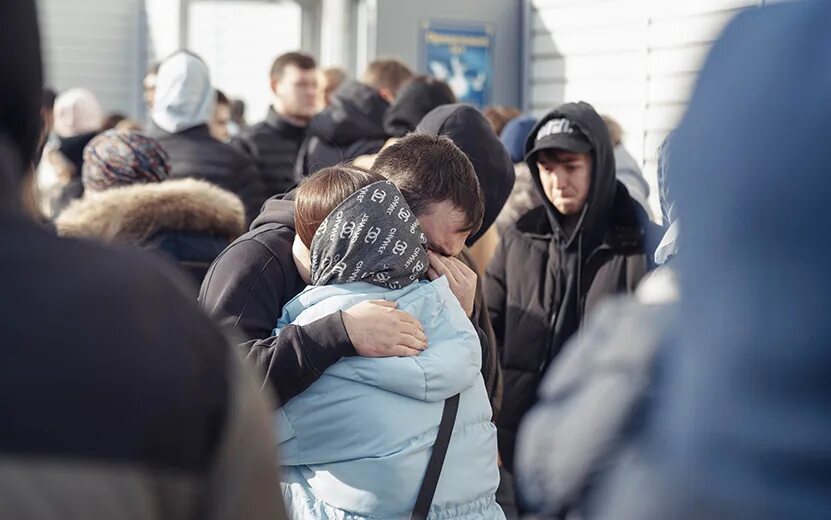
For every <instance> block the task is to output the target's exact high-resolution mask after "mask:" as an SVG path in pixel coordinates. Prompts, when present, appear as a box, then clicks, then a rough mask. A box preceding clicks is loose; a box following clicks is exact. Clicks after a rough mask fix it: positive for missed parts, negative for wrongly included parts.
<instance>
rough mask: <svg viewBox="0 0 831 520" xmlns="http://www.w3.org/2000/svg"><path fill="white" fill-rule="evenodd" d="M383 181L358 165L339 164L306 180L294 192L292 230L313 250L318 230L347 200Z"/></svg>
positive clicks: (324, 169)
mask: <svg viewBox="0 0 831 520" xmlns="http://www.w3.org/2000/svg"><path fill="white" fill-rule="evenodd" d="M383 180H384V178H383V177H381V176H380V175H378V174H377V173H373V172H371V171H369V170H365V169H363V168H359V167H357V166H352V165H345V164H338V165H336V166H330V167H328V168H323V169H322V170H320V171H318V172H316V173H314V174H312V175H310V176H308V177H306V178H305V179H303V181H302V182H301V183H300V186H299V187H298V188H297V191H296V192H295V193H294V231H295V233H297V236H298V237H299V238H300V241H301V242H303V245H305V246H306V247H307V248H309V249H311V248H312V238H314V236H315V233H316V232H317V228H319V227H320V224H321V222H323V221H324V220H325V219H326V217H328V216H329V213H331V212H332V210H334V209H335V208H336V207H338V204H340V203H341V202H343V201H344V200H346V198H347V197H349V196H350V195H352V194H353V193H355V192H356V191H358V190H359V189H361V188H363V187H364V186H368V185H370V184H372V183H373V182H378V181H383Z"/></svg>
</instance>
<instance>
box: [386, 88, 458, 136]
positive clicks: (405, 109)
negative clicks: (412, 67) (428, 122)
mask: <svg viewBox="0 0 831 520" xmlns="http://www.w3.org/2000/svg"><path fill="white" fill-rule="evenodd" d="M455 102H456V96H454V95H453V91H452V90H450V87H448V86H447V83H444V82H443V81H439V80H437V79H435V78H431V77H428V76H419V77H416V78H413V79H411V80H410V81H408V82H407V84H406V85H404V87H402V89H401V91H400V92H399V93H398V95H397V96H396V98H395V103H393V104H392V106H391V107H390V108H389V109H388V110H387V113H386V114H385V115H384V129H385V130H386V131H387V134H389V135H390V136H391V137H404V136H405V135H407V134H408V133H410V132H412V131H413V130H415V129H416V126H418V124H419V123H420V122H421V120H422V118H424V116H425V115H427V113H428V112H430V111H431V110H433V109H434V108H436V107H438V106H441V105H447V104H450V103H455Z"/></svg>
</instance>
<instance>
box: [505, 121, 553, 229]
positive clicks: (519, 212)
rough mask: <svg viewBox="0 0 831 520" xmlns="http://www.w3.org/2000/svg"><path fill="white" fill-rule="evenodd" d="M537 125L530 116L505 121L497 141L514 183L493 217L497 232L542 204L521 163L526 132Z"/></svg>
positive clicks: (528, 172) (532, 180)
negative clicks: (502, 147)
mask: <svg viewBox="0 0 831 520" xmlns="http://www.w3.org/2000/svg"><path fill="white" fill-rule="evenodd" d="M535 126H537V119H536V118H534V117H531V116H517V117H515V118H513V119H511V120H510V121H508V122H507V123H506V124H505V128H503V129H502V134H501V135H500V136H499V140H500V141H502V144H503V145H505V149H506V150H508V154H509V155H510V156H511V162H513V163H514V173H515V174H516V182H515V183H514V188H513V189H512V190H511V194H510V195H509V196H508V200H507V201H506V202H505V206H504V207H503V208H502V211H501V212H499V216H497V217H496V229H497V231H498V232H499V234H500V235H502V234H503V233H505V230H506V229H507V228H509V227H511V226H513V224H514V223H515V222H516V221H517V220H519V217H521V216H523V215H525V214H526V213H528V212H529V211H530V210H532V209H534V208H536V207H539V206H540V205H542V198H541V197H540V193H539V192H538V191H537V188H536V186H535V185H534V179H532V178H531V170H529V169H528V164H526V163H525V141H526V140H527V139H528V134H530V133H531V130H532V129H533V128H534V127H535Z"/></svg>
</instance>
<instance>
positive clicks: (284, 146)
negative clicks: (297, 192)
mask: <svg viewBox="0 0 831 520" xmlns="http://www.w3.org/2000/svg"><path fill="white" fill-rule="evenodd" d="M305 138H306V128H305V127H302V126H297V125H294V124H292V123H289V122H288V121H286V120H285V119H283V118H281V117H280V116H279V115H278V114H277V112H275V111H274V109H273V108H269V109H268V115H266V118H265V121H262V122H260V123H257V124H256V125H254V126H252V127H250V128H248V129H246V130H245V131H244V132H243V133H242V134H241V135H240V136H239V137H237V138H236V139H234V141H233V142H232V144H233V145H235V146H237V147H238V148H240V149H242V150H244V151H245V152H246V153H248V154H249V155H250V156H251V157H252V158H253V159H254V161H255V162H256V164H257V168H258V169H259V170H260V174H261V175H262V180H263V186H264V188H265V195H266V197H272V196H274V195H281V194H283V193H286V192H288V191H289V190H291V189H292V188H293V187H294V185H295V184H296V182H295V177H294V169H295V163H296V162H297V154H298V152H299V151H300V146H301V145H302V144H303V140H304V139H305Z"/></svg>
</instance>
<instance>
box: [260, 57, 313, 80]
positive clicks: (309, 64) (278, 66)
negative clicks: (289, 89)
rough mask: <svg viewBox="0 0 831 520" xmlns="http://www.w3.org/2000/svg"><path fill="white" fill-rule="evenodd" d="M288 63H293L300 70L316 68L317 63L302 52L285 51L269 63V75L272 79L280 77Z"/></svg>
mask: <svg viewBox="0 0 831 520" xmlns="http://www.w3.org/2000/svg"><path fill="white" fill-rule="evenodd" d="M289 65H294V66H295V67H297V68H298V69H301V70H311V69H314V68H317V63H316V62H315V59H314V58H313V57H312V56H311V55H309V54H306V53H303V52H287V53H285V54H281V55H279V56H277V59H275V60H274V63H273V64H272V65H271V73H270V75H271V77H272V78H273V79H280V78H281V77H282V76H283V72H284V71H285V70H286V67H288V66H289Z"/></svg>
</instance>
